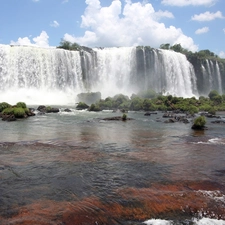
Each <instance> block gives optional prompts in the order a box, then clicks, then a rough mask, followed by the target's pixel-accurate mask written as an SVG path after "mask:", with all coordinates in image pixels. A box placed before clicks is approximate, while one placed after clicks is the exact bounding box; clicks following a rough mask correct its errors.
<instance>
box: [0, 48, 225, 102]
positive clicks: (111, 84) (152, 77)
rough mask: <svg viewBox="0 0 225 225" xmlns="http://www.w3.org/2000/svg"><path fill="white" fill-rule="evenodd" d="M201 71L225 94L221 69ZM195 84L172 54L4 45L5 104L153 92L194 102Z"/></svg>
mask: <svg viewBox="0 0 225 225" xmlns="http://www.w3.org/2000/svg"><path fill="white" fill-rule="evenodd" d="M212 69H214V72H213V71H212ZM202 70H203V71H205V72H204V73H205V78H206V80H207V82H208V83H209V84H208V85H207V86H208V87H210V88H213V87H215V85H213V82H212V81H213V78H214V75H213V74H215V76H216V80H217V82H216V83H217V84H216V88H217V89H218V90H219V92H220V93H222V85H221V78H220V77H221V74H220V70H219V66H218V64H215V65H214V64H213V65H210V62H209V61H206V65H202ZM196 82H197V81H196V75H195V71H194V69H193V66H192V64H191V63H190V62H189V61H188V60H187V59H186V57H185V55H183V54H180V53H176V52H173V51H168V50H161V49H152V48H150V47H121V48H94V49H85V48H84V49H83V50H81V51H80V52H78V51H67V50H63V49H55V48H48V49H43V48H36V47H28V46H27V47H26V46H8V45H0V102H2V101H7V102H9V103H11V104H14V103H16V102H18V101H25V102H26V103H27V104H33V105H36V104H58V105H68V104H74V103H75V102H76V96H77V94H79V93H80V92H97V91H99V92H101V94H102V98H106V97H108V96H114V95H116V94H119V93H122V94H125V95H128V96H131V94H133V93H138V92H139V91H143V90H148V89H152V90H155V91H156V92H160V93H162V94H171V95H175V96H182V97H192V96H198V90H197V85H196ZM198 82H199V81H198ZM202 82H206V81H202Z"/></svg>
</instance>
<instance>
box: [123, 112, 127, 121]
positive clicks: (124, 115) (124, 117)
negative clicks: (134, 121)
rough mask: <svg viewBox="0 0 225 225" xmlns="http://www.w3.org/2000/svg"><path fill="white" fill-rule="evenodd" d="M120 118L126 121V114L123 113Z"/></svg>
mask: <svg viewBox="0 0 225 225" xmlns="http://www.w3.org/2000/svg"><path fill="white" fill-rule="evenodd" d="M122 120H123V121H126V120H127V114H125V113H124V114H123V116H122Z"/></svg>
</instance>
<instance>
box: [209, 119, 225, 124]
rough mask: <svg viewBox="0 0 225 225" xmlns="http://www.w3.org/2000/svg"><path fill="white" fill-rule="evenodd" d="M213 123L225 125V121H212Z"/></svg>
mask: <svg viewBox="0 0 225 225" xmlns="http://www.w3.org/2000/svg"><path fill="white" fill-rule="evenodd" d="M211 123H217V124H225V120H215V121H212V122H211Z"/></svg>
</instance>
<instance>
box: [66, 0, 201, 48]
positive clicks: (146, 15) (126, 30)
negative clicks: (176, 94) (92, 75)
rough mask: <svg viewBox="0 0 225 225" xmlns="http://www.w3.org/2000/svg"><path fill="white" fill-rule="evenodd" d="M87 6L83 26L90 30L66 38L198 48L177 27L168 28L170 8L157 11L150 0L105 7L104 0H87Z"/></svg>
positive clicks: (112, 44)
mask: <svg viewBox="0 0 225 225" xmlns="http://www.w3.org/2000/svg"><path fill="white" fill-rule="evenodd" d="M86 4H87V7H86V9H85V12H84V14H83V15H82V23H81V27H82V28H84V29H86V32H85V34H84V36H82V37H75V36H72V35H70V34H65V36H64V39H65V40H73V42H77V43H78V44H80V45H84V46H89V47H97V46H98V47H115V46H136V45H150V46H152V47H159V46H160V45H161V44H163V43H170V44H172V45H173V44H178V43H180V44H181V45H182V46H183V47H184V48H187V49H189V50H191V51H197V49H198V47H197V46H196V45H195V44H194V42H193V39H192V38H191V37H188V36H186V35H184V34H183V32H182V30H181V29H179V28H175V27H174V26H170V27H166V26H165V24H164V23H162V22H160V20H161V19H163V18H173V14H172V13H170V12H168V11H157V12H156V11H155V10H154V8H153V6H152V5H151V4H150V3H148V2H147V1H145V2H143V3H140V2H136V3H132V2H131V1H130V0H126V1H125V5H124V6H123V7H122V3H121V0H114V1H112V3H111V5H110V6H108V7H102V6H101V3H100V0H86Z"/></svg>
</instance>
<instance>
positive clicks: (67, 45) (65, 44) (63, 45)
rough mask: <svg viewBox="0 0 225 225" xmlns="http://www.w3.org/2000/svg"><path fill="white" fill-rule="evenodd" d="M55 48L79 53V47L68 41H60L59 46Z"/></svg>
mask: <svg viewBox="0 0 225 225" xmlns="http://www.w3.org/2000/svg"><path fill="white" fill-rule="evenodd" d="M57 48H62V49H66V50H72V51H79V50H81V46H80V45H78V44H77V43H71V42H69V41H65V40H61V42H60V45H59V46H58V47H57Z"/></svg>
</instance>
